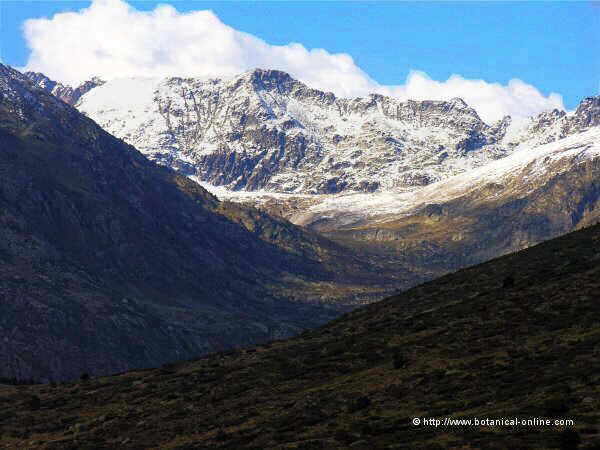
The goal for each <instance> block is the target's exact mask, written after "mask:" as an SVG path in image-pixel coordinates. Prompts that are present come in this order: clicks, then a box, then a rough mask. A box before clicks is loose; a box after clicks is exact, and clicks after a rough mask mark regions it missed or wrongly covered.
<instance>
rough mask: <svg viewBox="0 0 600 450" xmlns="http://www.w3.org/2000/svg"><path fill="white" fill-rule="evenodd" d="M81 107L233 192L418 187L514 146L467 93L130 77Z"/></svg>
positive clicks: (263, 77)
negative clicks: (388, 92) (426, 94)
mask: <svg viewBox="0 0 600 450" xmlns="http://www.w3.org/2000/svg"><path fill="white" fill-rule="evenodd" d="M77 107H78V109H79V110H80V111H82V112H83V113H85V114H86V115H88V116H89V117H90V118H92V119H94V120H95V121H96V122H97V123H98V124H100V125H101V126H102V127H103V128H104V129H106V130H107V131H109V132H110V133H112V134H114V135H115V136H118V137H120V138H122V139H124V140H126V141H127V142H128V143H130V144H132V145H135V146H136V147H137V148H138V149H140V151H142V152H143V153H144V154H146V155H147V156H148V157H149V158H150V159H153V160H155V161H157V162H160V163H161V164H164V165H167V166H170V167H172V168H174V169H176V170H179V171H180V172H181V173H183V174H186V175H190V176H195V177H196V178H197V179H198V180H200V181H203V182H208V183H211V184H213V185H218V186H224V187H227V188H228V189H231V190H247V191H256V190H264V191H268V192H294V193H304V194H307V193H308V194H314V193H339V192H348V191H362V192H373V191H387V190H391V189H394V190H396V189H400V190H402V189H412V188H414V187H418V186H423V185H427V184H430V183H432V182H435V181H438V180H440V179H444V178H446V177H448V176H450V175H454V174H457V173H462V172H464V171H466V170H469V169H472V168H474V167H479V166H481V165H482V164H485V163H487V162H489V161H492V160H494V159H498V158H501V157H503V156H505V155H506V154H507V152H508V151H509V150H510V149H509V148H508V147H507V146H505V145H503V144H502V139H503V136H504V134H505V133H506V129H507V127H508V126H509V123H510V119H509V118H506V119H505V120H503V121H500V122H498V123H496V124H493V125H492V126H489V125H487V124H485V123H484V122H483V121H482V120H481V119H480V118H479V116H478V115H477V113H476V112H475V111H474V110H473V109H472V108H470V107H468V106H467V105H466V104H465V103H464V102H463V101H462V100H461V99H454V100H451V101H408V102H400V101H398V100H395V99H393V98H390V97H384V96H381V95H371V96H369V97H366V98H355V99H344V98H337V97H336V96H335V95H333V94H332V93H327V92H322V91H319V90H316V89H311V88H310V87H308V86H306V85H305V84H303V83H301V82H299V81H297V80H294V79H293V78H292V77H291V76H290V75H288V74H287V73H284V72H280V71H276V70H262V69H256V70H252V71H250V72H246V73H244V74H241V75H239V76H236V77H233V78H230V79H214V80H203V79H194V78H191V79H190V78H188V79H183V78H166V79H142V78H134V79H121V80H113V81H109V82H107V83H105V84H104V85H102V86H100V87H97V88H95V89H93V90H91V91H89V92H88V93H87V94H86V95H84V96H83V97H82V98H81V99H80V100H79V102H78V103H77Z"/></svg>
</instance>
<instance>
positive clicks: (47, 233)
mask: <svg viewBox="0 0 600 450" xmlns="http://www.w3.org/2000/svg"><path fill="white" fill-rule="evenodd" d="M0 237H1V238H0V297H1V299H2V301H1V302H0V362H1V364H0V376H2V377H5V378H17V379H32V378H33V379H38V380H49V379H65V378H74V377H79V375H80V374H81V373H83V372H87V373H92V374H99V373H110V372H116V371H120V370H125V369H127V368H132V367H142V366H156V365H160V364H162V363H164V362H167V361H172V360H175V359H181V358H186V357H193V356H197V355H199V354H203V353H206V352H210V351H215V350H220V349H224V348H228V347H232V346H239V345H249V344H252V343H256V342H259V341H264V340H268V339H274V338H279V337H283V336H288V335H290V334H293V333H296V332H298V331H300V330H302V329H304V328H306V327H311V326H316V325H318V324H321V323H324V322H326V321H328V320H330V319H332V318H333V317H335V316H336V315H338V314H339V310H343V309H344V308H348V307H349V305H350V304H356V303H360V302H363V301H367V300H369V299H371V298H373V297H374V296H378V295H381V293H380V292H378V290H382V291H385V290H386V289H387V290H388V291H389V289H390V287H389V282H391V281H394V280H391V279H390V278H386V277H385V276H382V275H380V273H381V271H380V270H379V269H378V268H376V267H373V266H371V265H369V264H368V263H365V262H363V261H361V260H359V259H358V258H357V257H356V256H355V254H354V253H352V252H350V251H348V250H346V249H345V248H343V247H341V246H339V245H337V244H333V243H332V242H330V241H328V240H327V239H324V238H321V237H319V236H317V235H314V234H312V233H310V232H307V231H305V230H303V229H300V228H298V227H296V226H294V225H292V224H290V223H289V222H286V221H285V220H282V219H273V218H272V217H270V216H268V215H267V214H265V213H263V212H259V211H256V210H253V209H251V208H246V207H244V206H240V205H234V204H230V203H221V202H219V201H218V200H217V199H216V198H215V197H214V196H213V195H211V194H209V193H208V192H207V191H205V190H204V189H203V188H201V187H200V186H199V185H197V184H196V183H194V182H192V181H191V180H189V179H188V178H186V177H184V176H181V175H179V174H177V173H176V172H174V171H173V170H171V169H169V168H165V167H161V166H158V165H156V164H155V163H153V162H151V161H149V160H147V159H146V158H145V157H144V156H143V155H142V154H141V153H139V152H138V151H137V150H136V149H135V148H133V147H131V146H130V145H128V144H126V143H124V142H123V141H121V140H120V139H118V138H115V137H113V136H111V135H110V134H108V133H107V132H105V131H104V130H103V129H102V128H100V127H99V126H98V125H97V124H96V123H94V122H93V121H92V120H91V119H89V118H87V117H85V116H84V115H82V114H80V113H79V112H78V111H77V110H76V109H75V108H73V107H72V106H70V105H68V104H67V103H65V102H63V101H61V100H59V99H57V98H56V97H54V96H52V95H50V94H49V93H48V92H47V91H46V90H45V89H43V88H37V87H35V86H34V85H33V84H32V83H31V82H30V81H29V79H28V78H27V77H25V76H23V75H22V74H20V73H19V72H17V71H15V70H12V69H10V68H8V67H6V66H1V65H0ZM386 283H388V285H387V286H388V287H385V286H386Z"/></svg>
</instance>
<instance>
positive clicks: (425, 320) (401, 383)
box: [0, 226, 600, 450]
mask: <svg viewBox="0 0 600 450" xmlns="http://www.w3.org/2000/svg"><path fill="white" fill-rule="evenodd" d="M599 249H600V226H594V227H590V228H586V229H584V230H580V231H577V232H574V233H571V234H569V235H566V236H564V237H561V238H558V239H555V240H552V241H549V242H546V243H544V244H540V245H538V246H536V247H533V248H531V249H528V250H525V251H522V252H519V253H516V254H512V255H509V256H505V257H502V258H499V259H496V260H493V261H490V262H488V263H485V264H481V265H479V266H476V267H472V268H469V269H464V270H460V271H458V272H456V273H453V274H450V275H447V276H445V277H443V278H440V279H438V280H435V281H433V282H429V283H426V284H423V285H421V286H418V287H415V288H413V289H411V290H409V291H407V292H405V293H403V294H401V295H398V296H396V297H392V298H388V299H386V300H383V301H381V302H378V303H376V304H372V305H369V306H367V307H364V308H361V309H358V310H355V311H353V312H351V313H348V314H346V315H345V316H343V317H341V318H339V319H336V320H335V321H333V322H331V323H329V324H328V325H326V326H324V327H321V328H319V329H316V330H313V331H307V332H305V333H303V334H302V335H301V336H299V337H297V338H294V339H289V340H285V341H276V342H272V343H270V344H266V345H263V346H259V347H256V348H252V349H240V350H235V351H229V352H223V353H220V354H213V355H210V356H208V357H205V358H202V359H198V360H194V361H187V362H181V363H177V364H172V365H168V366H163V367H162V368H159V369H152V370H144V371H134V372H128V373H124V374H121V375H117V376H112V377H100V378H91V379H90V380H88V381H87V382H81V381H79V382H75V383H64V384H59V385H56V386H51V385H35V386H5V387H2V388H1V389H0V411H1V414H2V420H1V421H0V433H1V436H2V441H1V447H3V448H15V449H22V448H47V449H59V448H60V449H64V448H73V449H85V448H94V449H97V448H106V449H109V448H111V449H112V448H161V449H162V448H171V449H191V448H228V449H239V448H254V449H267V448H277V449H286V448H290V449H291V448H295V449H335V448H352V449H354V448H364V449H375V448H376V449H379V448H381V449H401V448H404V449H445V448H456V449H490V450H491V449H552V448H555V449H575V448H579V449H588V450H591V449H597V448H599V446H600V314H598V313H599V312H600V306H599V303H598V301H599V298H600V252H599ZM508 277H512V278H513V281H512V282H510V281H509V282H507V278H508ZM32 396H36V397H38V398H39V400H40V403H39V409H34V408H31V405H32V400H31V399H32ZM33 403H35V401H34V402H33ZM414 417H420V418H426V417H427V418H443V417H453V418H473V417H477V418H508V417H521V418H534V417H539V418H544V417H547V418H552V419H554V418H566V419H572V420H574V422H575V425H574V426H555V427H554V426H553V427H541V426H540V427H536V426H532V427H508V426H507V427H478V426H472V427H466V426H456V427H444V426H439V427H437V428H436V427H434V426H423V425H421V426H415V425H413V424H412V418H414Z"/></svg>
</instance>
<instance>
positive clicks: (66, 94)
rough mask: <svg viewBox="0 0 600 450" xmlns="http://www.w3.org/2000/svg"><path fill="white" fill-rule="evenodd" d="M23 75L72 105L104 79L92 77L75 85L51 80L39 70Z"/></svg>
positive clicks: (101, 83) (99, 84) (102, 82)
mask: <svg viewBox="0 0 600 450" xmlns="http://www.w3.org/2000/svg"><path fill="white" fill-rule="evenodd" d="M23 75H25V77H27V78H29V80H30V81H31V82H32V83H33V84H35V85H36V86H38V87H41V88H42V89H44V90H45V91H46V92H48V93H49V94H52V95H54V96H55V97H58V98H59V99H61V100H62V101H63V102H65V103H68V104H69V105H74V104H75V103H77V101H78V100H79V99H80V98H81V96H82V95H84V94H86V93H87V92H89V91H91V90H92V89H94V88H95V87H98V86H102V85H103V84H104V81H102V80H101V79H100V78H98V77H94V78H92V79H91V80H88V81H85V82H83V83H82V84H81V85H79V86H77V87H74V88H73V87H71V86H65V85H63V84H62V83H58V82H56V81H53V80H51V79H50V78H48V77H47V76H46V75H44V74H43V73H40V72H25V73H24V74H23Z"/></svg>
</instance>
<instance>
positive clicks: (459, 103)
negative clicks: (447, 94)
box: [450, 97, 469, 108]
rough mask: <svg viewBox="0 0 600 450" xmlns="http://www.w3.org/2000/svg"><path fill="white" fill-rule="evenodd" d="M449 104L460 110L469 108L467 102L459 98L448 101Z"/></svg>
mask: <svg viewBox="0 0 600 450" xmlns="http://www.w3.org/2000/svg"><path fill="white" fill-rule="evenodd" d="M450 103H452V104H453V105H456V106H460V107H462V108H468V107H469V105H467V102H465V101H464V100H463V99H462V98H460V97H454V98H453V99H451V100H450Z"/></svg>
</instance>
